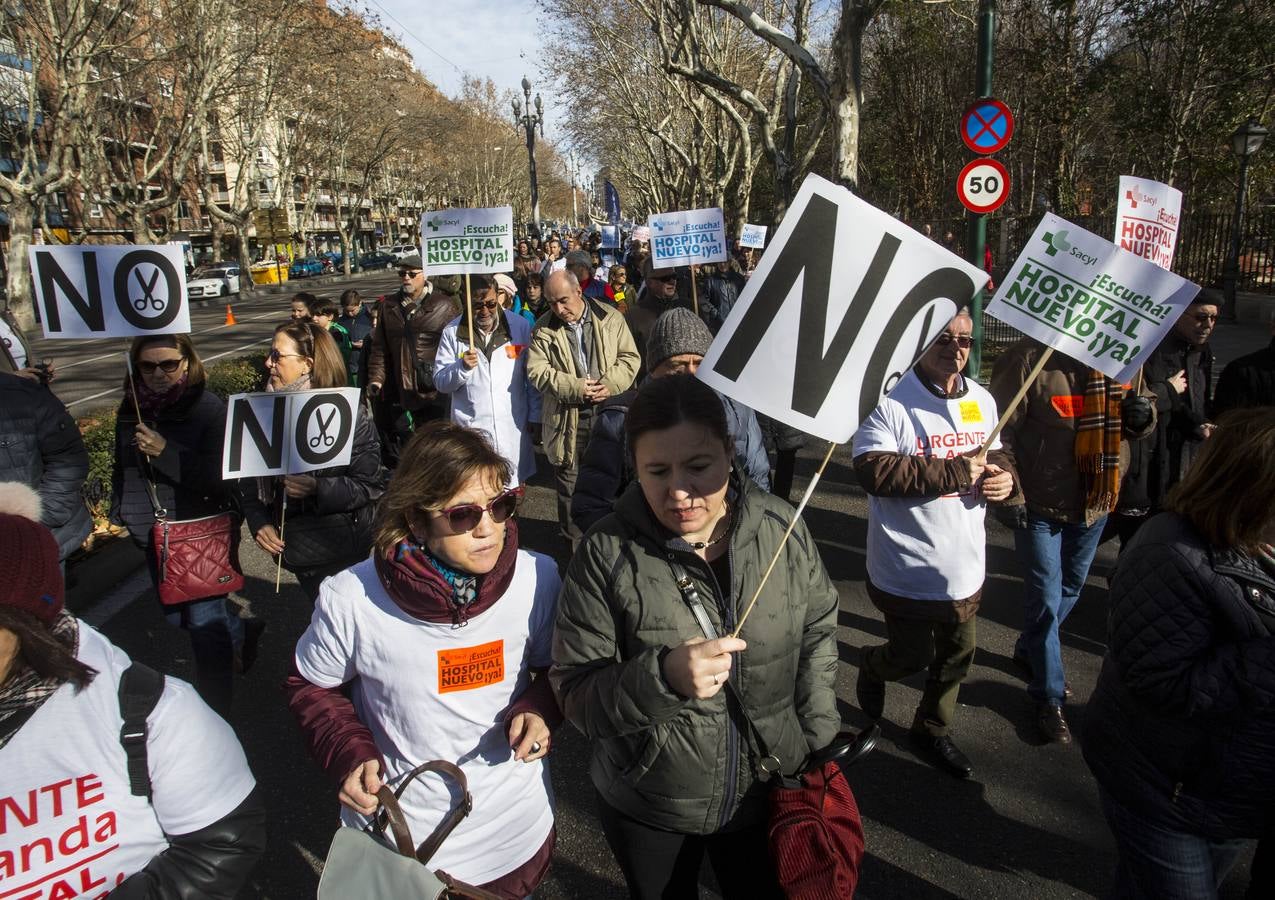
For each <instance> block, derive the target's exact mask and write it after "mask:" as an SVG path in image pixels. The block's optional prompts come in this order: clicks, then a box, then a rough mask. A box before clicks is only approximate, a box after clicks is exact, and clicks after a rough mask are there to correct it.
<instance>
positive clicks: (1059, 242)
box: [1045, 228, 1071, 256]
mask: <svg viewBox="0 0 1275 900" xmlns="http://www.w3.org/2000/svg"><path fill="white" fill-rule="evenodd" d="M1045 243H1046V244H1048V245H1049V246H1047V247H1046V248H1045V255H1046V256H1057V255H1058V251H1059V250H1062V251H1063V252H1066V251H1068V250H1070V249H1071V244H1069V243H1067V229H1065V228H1064V229H1063V230H1062V231H1060V232H1058V233H1057V234H1054V233H1053V232H1050V231H1046V232H1045Z"/></svg>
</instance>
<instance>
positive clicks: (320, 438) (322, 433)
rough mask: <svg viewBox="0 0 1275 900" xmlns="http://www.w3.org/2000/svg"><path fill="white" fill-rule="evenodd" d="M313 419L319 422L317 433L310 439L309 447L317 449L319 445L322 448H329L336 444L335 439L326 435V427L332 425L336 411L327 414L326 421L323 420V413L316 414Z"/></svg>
mask: <svg viewBox="0 0 1275 900" xmlns="http://www.w3.org/2000/svg"><path fill="white" fill-rule="evenodd" d="M315 418H316V419H318V420H319V433H318V434H316V435H315V436H314V437H312V438H310V447H311V448H312V449H313V448H317V447H318V446H319V445H320V444H322V445H323V446H324V447H331V446H332V445H333V444H335V443H336V438H334V437H333V436H332V435H330V434H328V426H329V425H331V424H332V420H333V419H335V418H336V410H335V409H334V410H332V412H330V413H329V414H328V417H327V419H324V418H323V413H316V414H315Z"/></svg>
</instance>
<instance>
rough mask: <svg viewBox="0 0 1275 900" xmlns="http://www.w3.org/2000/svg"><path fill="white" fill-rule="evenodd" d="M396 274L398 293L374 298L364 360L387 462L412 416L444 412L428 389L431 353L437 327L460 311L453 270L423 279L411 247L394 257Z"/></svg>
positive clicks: (419, 418)
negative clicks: (372, 323) (373, 319)
mask: <svg viewBox="0 0 1275 900" xmlns="http://www.w3.org/2000/svg"><path fill="white" fill-rule="evenodd" d="M398 276H399V281H400V282H401V285H400V287H399V290H398V293H396V294H390V295H387V296H385V297H382V298H381V299H380V300H379V301H378V302H377V306H378V308H379V313H378V315H377V317H376V327H375V328H373V329H372V334H371V336H370V337H369V338H368V340H369V341H371V349H370V351H369V354H368V363H367V380H368V385H367V389H368V395H369V396H371V397H372V398H374V399H375V400H376V401H377V402H376V403H375V405H374V409H375V411H376V420H377V428H378V429H379V430H380V431H381V449H382V453H383V454H384V456H385V463H386V465H387V466H389V467H391V468H393V466H394V464H395V463H397V461H398V453H399V450H400V449H401V448H402V446H403V445H404V444H406V443H407V441H408V439H410V438H411V436H412V432H413V430H414V429H415V427H416V424H417V423H418V422H428V421H431V420H433V419H441V418H445V417H446V415H447V398H446V397H440V396H439V394H438V391H436V390H434V356H435V354H436V353H437V352H438V341H439V339H440V337H441V336H442V333H443V329H444V328H446V327H447V323H448V322H450V321H451V320H452V319H453V318H455V317H456V314H457V313H458V312H460V304H459V303H457V301H456V292H457V291H458V290H459V286H460V278H459V276H456V275H435V276H434V277H433V278H431V279H430V280H429V281H426V279H425V270H424V269H423V267H422V265H421V257H420V254H417V253H413V254H412V255H411V256H405V257H403V258H402V259H401V260H399V263H398Z"/></svg>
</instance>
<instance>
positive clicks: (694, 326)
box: [571, 307, 770, 532]
mask: <svg viewBox="0 0 1275 900" xmlns="http://www.w3.org/2000/svg"><path fill="white" fill-rule="evenodd" d="M712 342H713V335H712V333H710V332H709V330H708V326H707V325H705V324H704V323H703V322H702V321H701V320H700V319H699V318H697V317H696V315H695V313H693V312H691V311H690V310H689V309H682V308H680V307H679V308H675V309H670V310H668V311H667V312H665V313H664V314H663V315H662V316H660V317H659V318H658V319H656V320H655V323H654V325H653V326H652V328H651V334H650V337H649V338H648V339H647V342H646V359H647V364H648V365H649V366H650V367H651V368H650V375H649V376H648V377H650V378H663V377H665V376H666V375H681V374H689V375H693V374H695V371H696V370H697V369H698V368H699V364H700V363H701V362H702V361H703V359H704V355H705V354H707V353H708V346H709V344H711V343H712ZM636 396H637V388H634V389H632V390H629V391H626V392H625V393H623V394H620V395H619V396H618V397H613V398H612V399H610V400H608V401H607V402H606V403H604V404H602V407H601V408H600V409H599V410H598V415H597V421H596V422H595V423H594V425H593V433H592V434H591V435H590V437H589V445H588V447H586V448H585V451H584V457H583V459H582V461H581V463H580V475H579V478H577V480H576V489H575V494H574V495H573V496H572V498H571V519H572V521H573V522H574V523H575V525H576V527H577V528H579V529H580V531H581V532H584V531H587V530H588V529H589V527H590V526H592V525H593V523H594V522H596V521H598V520H599V519H601V518H602V517H603V516H605V515H607V514H608V513H609V512H611V505H612V503H613V502H614V501H615V498H616V497H618V496H620V494H622V493H623V492H624V489H625V488H626V487H628V485H629V482H631V481H632V480H633V477H634V473H633V469H632V466H631V465H630V463H629V453H628V447H627V446H626V441H625V435H624V420H625V418H626V417H627V416H628V412H629V406H630V405H631V404H632V403H633V399H634V398H635V397H636ZM717 396H718V397H719V398H720V399H721V401H722V407H723V408H724V409H725V411H726V425H727V427H728V428H729V429H730V433H731V435H732V437H733V438H734V440H735V456H736V463H737V464H738V465H739V466H740V467H741V470H742V471H743V472H744V474H746V475H747V476H748V477H749V478H751V479H752V480H753V481H754V482H755V483H756V484H757V486H758V487H760V488H761V489H762V490H764V491H768V490H770V478H769V476H770V459H769V458H768V457H767V456H766V445H765V441H764V439H763V437H762V433H761V426H760V425H758V424H757V416H756V414H755V413H754V412H753V411H752V410H751V409H749V408H748V407H747V406H744V404H742V403H739V402H738V401H736V400H733V399H731V398H730V397H727V396H725V395H724V394H718V395H717Z"/></svg>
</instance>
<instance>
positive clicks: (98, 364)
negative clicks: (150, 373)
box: [33, 272, 398, 416]
mask: <svg viewBox="0 0 1275 900" xmlns="http://www.w3.org/2000/svg"><path fill="white" fill-rule="evenodd" d="M347 287H353V288H356V289H357V290H358V291H359V292H360V293H362V294H363V295H364V296H365V297H376V296H378V295H380V294H384V293H386V292H388V291H391V290H394V289H396V288H397V287H398V276H397V275H396V274H395V273H393V272H372V273H369V274H367V275H354V276H351V277H350V278H344V277H341V278H322V279H309V280H298V281H294V282H289V283H288V284H286V285H284V287H283V290H281V291H280V292H278V293H274V292H271V291H270V289H268V288H265V289H262V288H258V289H256V290H253V291H246V292H244V293H242V294H231V295H230V296H229V297H225V298H222V299H219V300H209V301H205V302H197V303H196V304H195V305H193V306H192V308H191V316H190V324H191V336H192V338H193V340H194V342H195V348H196V349H197V350H198V351H199V355H200V358H201V359H203V361H204V362H205V363H208V362H215V361H217V360H218V359H221V358H223V357H233V356H237V355H239V354H241V353H246V352H248V351H249V350H251V349H253V348H255V347H263V346H265V345H266V344H268V343H269V340H270V335H271V334H272V333H273V332H274V328H275V326H276V325H278V324H279V323H280V322H281V321H283V320H284V319H285V318H287V316H288V299H289V298H290V297H291V296H292V294H293V293H295V292H296V291H300V290H308V291H311V292H313V293H316V294H319V295H320V296H330V297H332V298H333V299H336V298H337V297H339V296H340V294H341V292H342V291H343V290H345V289H346V288H347ZM227 303H229V304H230V305H231V307H232V308H233V310H234V314H235V319H236V320H237V323H238V324H236V325H226V324H225V319H226V304H227ZM34 345H35V346H34V348H33V349H34V354H33V355H34V358H35V359H37V360H38V359H48V360H51V361H52V362H53V363H54V365H55V366H56V367H57V379H56V380H55V381H54V382H53V388H54V391H55V392H56V393H57V395H58V396H59V397H60V398H61V399H62V402H63V403H65V404H66V405H67V408H68V409H70V410H71V412H72V414H74V415H77V416H79V415H84V414H85V413H88V412H91V411H93V410H94V409H100V408H103V407H110V406H114V405H115V403H116V402H117V401H118V399H119V395H120V390H121V384H122V383H123V378H124V358H123V353H124V351H125V350H126V349H127V347H128V340H127V339H123V338H97V339H94V340H80V341H76V340H65V339H63V340H45V339H44V338H37V339H36V340H35V341H34Z"/></svg>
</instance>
